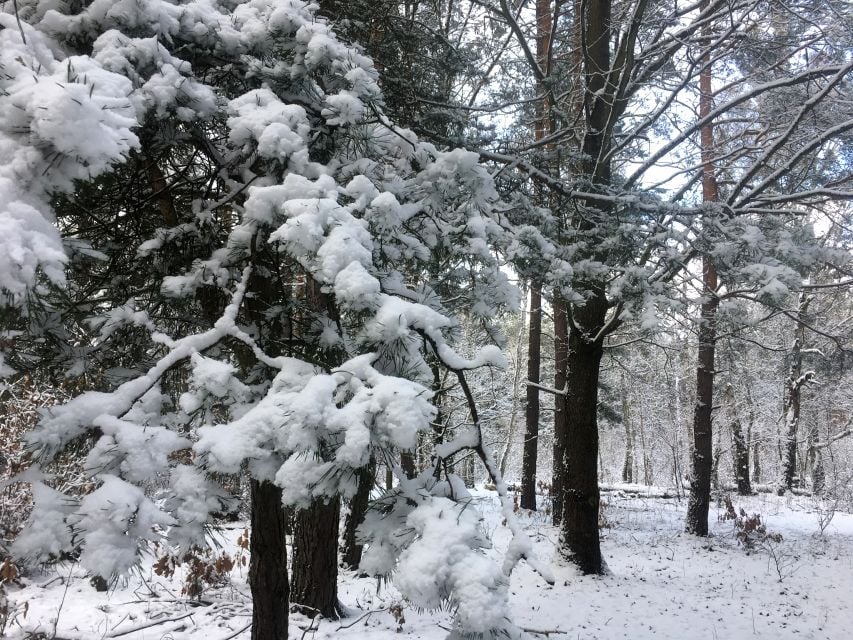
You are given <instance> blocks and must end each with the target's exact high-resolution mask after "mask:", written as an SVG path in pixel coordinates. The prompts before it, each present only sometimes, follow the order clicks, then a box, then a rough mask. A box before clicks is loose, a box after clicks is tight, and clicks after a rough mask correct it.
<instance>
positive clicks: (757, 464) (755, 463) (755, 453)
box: [752, 442, 761, 484]
mask: <svg viewBox="0 0 853 640" xmlns="http://www.w3.org/2000/svg"><path fill="white" fill-rule="evenodd" d="M752 480H753V481H754V482H755V484H758V483H760V482H761V458H760V457H759V448H758V442H756V443H755V444H754V445H753V447H752Z"/></svg>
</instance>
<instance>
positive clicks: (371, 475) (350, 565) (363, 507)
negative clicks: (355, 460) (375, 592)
mask: <svg viewBox="0 0 853 640" xmlns="http://www.w3.org/2000/svg"><path fill="white" fill-rule="evenodd" d="M375 483H376V462H374V461H373V460H371V461H370V464H369V465H368V466H367V467H365V468H363V469H359V471H358V489H357V490H356V493H355V495H354V496H353V497H352V500H350V504H349V513H348V514H347V518H346V524H345V525H344V539H343V549H342V554H341V556H342V561H343V564H344V566H345V567H346V568H347V569H350V570H351V571H358V565H359V564H360V563H361V553H362V551H363V549H364V547H363V546H362V545H361V544H360V543H359V542H358V539H357V536H356V531H357V530H358V527H359V525H360V524H361V523H362V522H364V516H365V514H366V513H367V508H368V506H369V505H370V492H371V490H372V489H373V486H374V484H375Z"/></svg>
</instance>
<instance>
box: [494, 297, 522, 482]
mask: <svg viewBox="0 0 853 640" xmlns="http://www.w3.org/2000/svg"><path fill="white" fill-rule="evenodd" d="M526 324H527V312H526V311H525V309H524V305H522V306H521V319H520V321H519V323H518V335H517V336H516V341H515V371H514V372H513V379H512V407H511V409H510V412H509V429H508V430H507V431H508V433H507V436H506V444H505V445H504V449H503V453H502V454H501V461H500V465H499V467H500V471H501V477H502V478H506V467H507V464H508V463H509V455H510V452H511V451H512V445H513V441H514V440H515V431H516V426H517V424H518V405H519V402H518V400H519V398H518V395H519V389H518V385H519V383H520V382H521V372H522V368H521V356H522V350H523V347H522V345H523V343H524V328H525V326H526Z"/></svg>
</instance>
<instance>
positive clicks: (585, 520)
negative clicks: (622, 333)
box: [555, 291, 607, 574]
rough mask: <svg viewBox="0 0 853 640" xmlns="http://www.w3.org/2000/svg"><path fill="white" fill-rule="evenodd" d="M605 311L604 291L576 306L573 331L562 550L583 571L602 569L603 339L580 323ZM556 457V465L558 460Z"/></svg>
mask: <svg viewBox="0 0 853 640" xmlns="http://www.w3.org/2000/svg"><path fill="white" fill-rule="evenodd" d="M606 313H607V302H606V299H605V298H604V292H603V291H602V292H598V293H596V294H595V295H593V296H592V297H591V298H590V299H589V300H588V301H587V303H586V304H585V305H584V306H583V307H581V308H579V309H577V310H576V312H575V314H574V317H575V324H574V325H573V326H572V328H571V330H570V331H569V353H570V358H569V371H568V386H567V391H568V392H567V394H566V413H567V414H568V416H569V420H568V424H567V429H566V437H567V442H569V443H571V446H568V447H566V448H565V450H564V452H563V459H562V465H563V478H564V486H563V500H562V503H563V504H562V521H561V531H560V532H561V535H560V542H561V553H562V554H563V555H564V556H565V557H567V558H568V559H570V560H571V561H572V562H574V563H575V564H576V565H577V566H578V568H579V569H580V570H581V571H583V572H584V573H587V574H590V573H593V574H598V573H602V572H603V570H604V563H603V561H602V558H601V549H600V545H599V538H598V509H599V491H598V380H599V373H600V367H601V357H602V355H603V353H604V346H603V338H600V339H598V340H594V341H590V340H589V339H588V337H587V335H586V332H585V331H582V330H581V329H580V328H579V327H601V326H603V325H604V322H605V319H606ZM559 463H560V462H559V461H555V464H559Z"/></svg>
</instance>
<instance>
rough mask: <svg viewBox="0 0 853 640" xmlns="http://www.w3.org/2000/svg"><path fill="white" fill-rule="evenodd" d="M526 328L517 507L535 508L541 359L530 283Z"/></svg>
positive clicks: (538, 297)
mask: <svg viewBox="0 0 853 640" xmlns="http://www.w3.org/2000/svg"><path fill="white" fill-rule="evenodd" d="M529 318H530V329H529V332H528V344H529V347H528V351H527V379H528V381H529V382H532V383H534V384H528V385H527V407H526V409H525V429H524V451H523V457H522V461H521V508H522V509H533V510H535V509H536V457H537V454H538V450H539V389H538V388H537V387H536V386H534V385H535V384H539V367H540V363H541V359H542V289H541V288H540V287H539V285H538V284H536V283H531V285H530V313H529Z"/></svg>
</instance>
